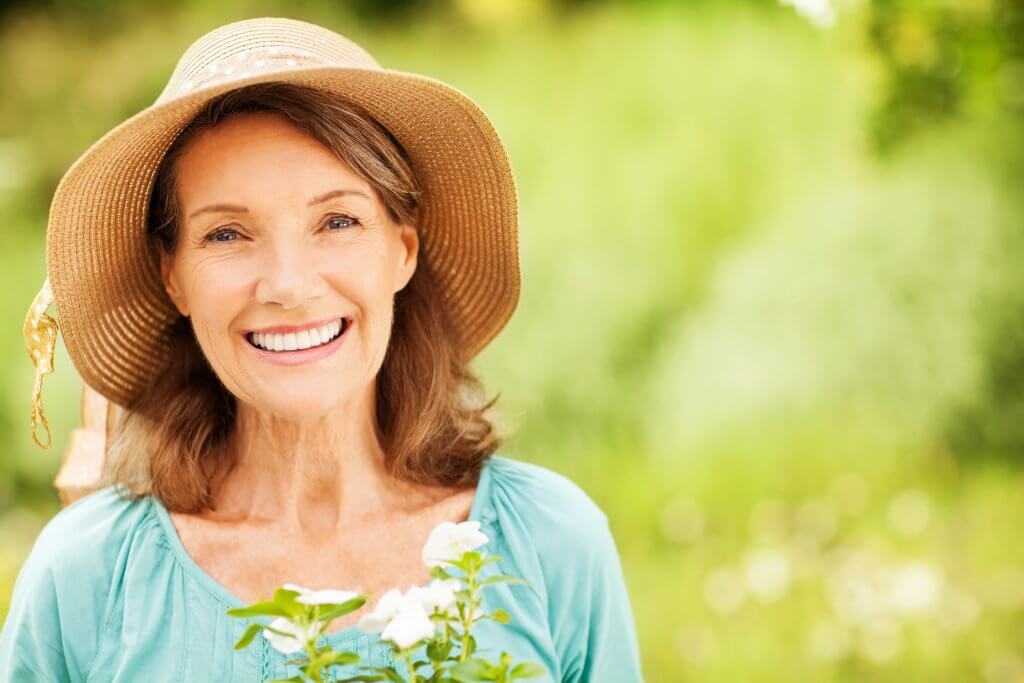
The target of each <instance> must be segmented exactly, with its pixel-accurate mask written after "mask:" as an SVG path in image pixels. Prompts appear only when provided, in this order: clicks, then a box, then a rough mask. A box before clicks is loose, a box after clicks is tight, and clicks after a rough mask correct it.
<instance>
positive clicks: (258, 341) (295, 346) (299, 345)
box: [245, 318, 349, 352]
mask: <svg viewBox="0 0 1024 683" xmlns="http://www.w3.org/2000/svg"><path fill="white" fill-rule="evenodd" d="M348 326H349V321H348V319H347V318H338V319H337V320H335V321H334V322H331V323H327V324H326V325H321V326H320V327H314V328H312V329H309V330H303V331H302V332H289V333H288V334H280V333H273V334H270V333H267V334H264V333H260V332H249V333H248V334H246V335H245V339H246V341H248V342H249V344H251V345H252V346H254V347H256V348H257V349H260V350H261V351H272V352H281V351H305V350H307V349H315V348H317V347H320V346H324V345H326V344H329V343H331V342H332V341H334V340H335V339H337V338H338V337H340V336H341V335H342V334H344V332H345V330H347V329H348Z"/></svg>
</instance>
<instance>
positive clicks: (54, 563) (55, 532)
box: [0, 487, 149, 675]
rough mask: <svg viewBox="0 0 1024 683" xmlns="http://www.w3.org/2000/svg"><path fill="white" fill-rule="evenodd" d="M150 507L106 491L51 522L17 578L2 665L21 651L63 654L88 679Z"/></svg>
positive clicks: (0, 640)
mask: <svg viewBox="0 0 1024 683" xmlns="http://www.w3.org/2000/svg"><path fill="white" fill-rule="evenodd" d="M148 507H149V506H148V505H147V504H146V500H145V499H139V500H134V501H132V500H127V499H124V498H122V497H121V496H120V495H119V494H118V493H117V492H116V490H115V489H114V488H113V487H106V488H102V489H97V490H95V491H92V492H90V493H88V494H86V495H84V496H82V497H81V498H79V499H77V500H75V501H74V502H72V503H70V504H68V505H66V506H65V507H63V508H61V509H60V510H59V511H58V512H57V513H56V514H55V515H53V517H51V518H50V519H49V520H48V521H47V523H46V524H45V525H44V526H43V528H42V530H41V531H40V532H39V534H38V535H37V536H36V540H35V542H34V543H33V545H32V548H31V550H30V551H29V554H28V557H27V558H25V561H24V562H23V563H22V566H21V569H20V570H19V572H18V575H17V577H16V579H15V583H14V587H13V593H12V595H11V601H10V605H9V610H8V614H7V617H6V620H5V623H4V629H3V633H2V635H0V660H2V659H3V658H4V656H6V655H7V654H10V653H11V652H13V651H15V650H19V651H21V650H23V651H24V652H25V653H30V652H42V651H47V652H59V653H60V655H61V659H62V661H64V662H66V666H67V667H68V670H69V671H70V672H71V673H72V674H76V675H84V673H85V671H86V670H87V663H88V662H89V661H90V660H91V658H92V656H93V654H94V653H95V652H96V651H97V647H98V639H99V637H100V634H101V633H102V630H103V629H102V627H103V625H104V624H105V622H106V615H107V612H108V610H109V607H110V604H111V603H110V599H111V597H112V591H113V590H114V589H115V587H116V586H117V585H118V581H117V572H118V567H120V566H122V565H123V564H124V563H125V562H126V561H127V559H126V558H127V555H128V552H126V549H127V548H128V547H129V546H131V545H132V543H133V540H134V539H135V537H136V533H135V530H136V529H138V528H140V525H141V524H142V523H143V521H144V519H145V512H146V510H147V509H148ZM25 656H29V655H28V654H26V655H25Z"/></svg>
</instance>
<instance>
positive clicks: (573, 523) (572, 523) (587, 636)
mask: <svg viewBox="0 0 1024 683" xmlns="http://www.w3.org/2000/svg"><path fill="white" fill-rule="evenodd" d="M494 472H495V479H494V483H493V486H494V487H495V492H494V495H495V497H496V499H497V501H498V502H497V506H498V509H499V516H500V521H501V525H502V528H503V532H504V534H505V536H506V539H507V541H508V542H509V543H510V544H511V545H512V547H513V550H512V552H513V553H514V555H515V557H516V560H517V562H518V563H519V564H520V565H521V568H522V570H523V571H524V572H525V573H526V575H528V576H536V577H537V580H536V581H534V582H533V583H534V584H535V587H536V588H537V590H538V591H539V595H540V598H541V601H542V603H543V604H544V605H545V609H546V611H547V615H546V616H547V623H548V627H549V628H550V633H551V638H552V642H553V645H554V650H555V656H556V657H557V660H558V666H559V669H560V673H559V679H558V680H559V683H606V682H607V683H643V680H644V679H643V673H642V671H641V666H640V651H639V649H640V648H639V645H638V638H637V633H636V626H635V623H634V618H633V611H632V607H631V605H630V599H629V593H628V590H627V587H626V582H625V578H624V576H623V570H622V564H621V562H620V560H619V552H618V547H617V545H616V543H615V539H614V537H613V536H612V532H611V528H610V526H609V523H608V516H607V515H606V514H605V512H604V511H603V510H602V509H601V508H600V507H599V506H598V504H597V503H596V502H595V501H594V500H593V499H592V498H591V497H590V496H589V495H588V494H587V493H586V492H585V491H584V490H583V489H582V488H581V487H580V486H579V485H578V484H576V483H575V482H573V481H572V480H571V479H569V478H568V477H566V476H565V475H562V474H560V473H558V472H556V471H554V470H551V469H549V468H546V467H541V466H539V465H536V464H532V463H527V462H522V461H512V460H508V459H502V460H498V461H497V463H496V465H495V468H494ZM527 548H529V551H528V550H527ZM531 557H532V558H534V559H533V560H531V559H530V558H531Z"/></svg>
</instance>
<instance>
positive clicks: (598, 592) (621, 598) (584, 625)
mask: <svg viewBox="0 0 1024 683" xmlns="http://www.w3.org/2000/svg"><path fill="white" fill-rule="evenodd" d="M586 536H587V540H588V544H587V545H588V552H586V553H585V559H583V560H582V561H581V563H580V565H579V566H580V567H581V569H580V571H579V574H580V575H579V576H578V583H577V586H579V588H578V589H577V590H576V591H573V592H574V593H575V595H573V601H572V604H571V605H570V608H571V609H570V611H569V612H568V613H567V614H568V616H569V617H570V619H571V624H563V627H562V628H560V629H558V630H557V631H556V632H557V633H558V634H560V635H561V636H562V639H563V642H562V645H561V648H560V649H561V650H562V651H563V652H565V653H566V654H567V660H566V661H564V662H563V671H564V679H563V680H564V681H567V682H569V681H571V682H572V683H577V682H578V683H589V682H597V681H622V682H623V683H625V682H626V681H629V682H630V683H642V682H643V673H642V671H641V666H640V649H639V643H638V640H637V633H636V624H635V621H634V618H633V610H632V606H631V604H630V599H629V591H628V589H627V587H626V582H625V578H624V575H623V571H622V563H621V561H620V559H619V552H618V547H617V545H616V543H615V539H614V537H613V536H612V533H611V529H610V527H609V525H608V518H607V517H606V516H604V515H603V513H602V515H601V521H599V522H595V523H594V527H593V528H591V529H589V530H588V533H587V534H586Z"/></svg>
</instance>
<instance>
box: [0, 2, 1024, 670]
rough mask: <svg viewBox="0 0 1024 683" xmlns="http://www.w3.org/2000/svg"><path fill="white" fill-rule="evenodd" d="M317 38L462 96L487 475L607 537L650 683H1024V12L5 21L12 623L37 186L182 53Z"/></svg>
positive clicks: (25, 506) (72, 402) (76, 6)
mask: <svg viewBox="0 0 1024 683" xmlns="http://www.w3.org/2000/svg"><path fill="white" fill-rule="evenodd" d="M254 16H291V17H295V18H300V19H306V20H309V21H313V22H317V23H322V24H323V25H325V26H328V27H330V28H332V29H335V30H337V31H339V32H341V33H344V34H345V35H348V36H350V37H352V38H353V39H355V40H356V41H357V42H359V43H361V44H363V45H364V46H366V47H367V48H368V49H369V50H370V51H371V52H372V53H373V54H374V55H375V56H376V57H377V59H378V60H379V61H380V62H381V63H382V64H383V65H385V66H388V67H391V68H397V69H402V70H407V71H415V72H420V73H425V74H428V75H431V76H434V77H437V78H441V79H443V80H445V81H447V82H449V83H451V84H453V85H455V86H456V87H458V88H459V89H461V90H463V91H464V92H466V93H468V94H469V95H470V96H471V97H473V98H474V99H475V100H477V101H478V102H479V103H480V104H481V106H482V107H483V108H484V110H485V111H486V112H487V113H488V114H489V116H490V117H491V119H492V120H493V121H494V123H495V126H496V127H497V129H498V131H499V133H500V134H501V135H502V137H503V139H504V140H505V143H506V145H507V148H508V151H509V155H510V157H511V160H512V165H513V168H514V170H515V173H516V177H517V183H518V191H519V198H520V210H521V226H520V229H521V249H522V266H523V275H524V280H523V291H522V298H521V300H520V304H519V308H518V311H517V313H516V315H515V317H514V318H513V319H512V321H511V322H510V323H509V325H508V327H507V328H506V329H505V331H504V332H503V333H502V334H501V336H499V337H498V338H497V339H496V340H495V342H494V343H493V344H492V345H491V346H490V347H489V348H488V349H487V350H486V351H485V352H484V353H483V354H482V355H481V356H480V357H479V359H478V361H477V368H478V369H479V370H480V371H481V373H482V374H483V376H484V377H485V379H486V381H487V383H488V386H489V387H490V390H491V391H492V392H499V393H500V394H501V399H500V400H499V406H501V408H502V412H503V415H505V421H506V423H507V425H508V427H509V428H512V429H514V430H515V436H514V438H513V439H512V440H511V441H510V442H509V443H508V444H507V445H506V446H505V448H504V449H503V453H504V454H505V455H508V456H510V457H515V458H519V459H522V460H528V461H531V462H536V463H540V464H542V465H545V466H547V467H550V468H552V469H555V470H557V471H559V472H562V473H564V474H565V475H567V476H569V477H570V478H572V479H573V480H575V481H576V482H577V483H579V484H580V486H582V487H583V488H584V489H585V490H586V491H587V492H588V493H589V494H590V495H591V497H592V498H593V499H594V500H595V501H597V503H598V504H599V505H601V506H602V508H604V510H605V511H606V512H607V513H608V515H609V517H610V519H611V524H612V529H613V532H614V534H615V538H616V541H617V543H618V546H619V550H620V553H621V556H622V562H623V567H624V570H625V574H626V578H627V582H628V586H629V590H630V595H631V598H632V601H633V606H634V610H635V614H636V621H637V626H638V629H639V635H640V642H641V650H642V655H643V664H644V671H645V674H646V676H647V678H648V680H650V681H653V682H662V681H712V682H723V683H724V682H729V683H732V682H734V681H741V680H742V681H757V682H760V681H764V682H768V681H773V682H774V681H894V682H895V681H899V682H901V683H902V682H905V681H985V682H991V683H1002V682H1008V681H1024V640H1022V634H1024V543H1022V542H1021V541H1020V539H1021V535H1020V529H1021V527H1022V523H1024V495H1022V494H1024V471H1022V469H1021V464H1022V462H1024V268H1022V264H1024V260H1022V257H1024V184H1022V183H1024V135H1022V130H1024V2H1022V1H1021V0H959V1H954V0H945V1H940V0H933V1H930V2H928V1H923V2H922V1H915V0H877V1H875V2H871V1H869V0H861V1H860V2H847V3H845V4H840V3H839V2H838V1H837V2H833V3H829V2H828V0H799V1H798V0H790V1H788V2H785V3H779V2H775V1H773V0H760V1H753V0H751V1H747V2H743V1H740V0H703V1H700V2H698V1H693V2H682V1H677V2H629V3H625V2H621V3H620V2H602V1H600V0H592V1H590V2H582V1H570V0H500V1H498V0H484V1H479V2H477V1H473V0H437V1H435V2H423V1H421V0H404V1H403V2H400V3H394V2H388V3H385V2H376V1H374V0H359V1H358V2H338V3H331V4H327V3H313V2H296V1H294V0H293V1H292V2H218V3H210V2H201V1H200V0H194V1H192V2H182V3H176V4H175V3H168V4H165V5H162V6H157V5H153V6H152V7H148V8H143V5H142V4H137V3H128V2H114V1H111V2H89V1H86V0H77V1H73V2H71V1H66V2H35V1H33V2H27V1H26V2H20V3H17V2H16V3H12V2H5V3H3V4H2V5H0V17H2V28H0V60H2V61H0V63H2V65H3V72H4V76H3V97H2V98H0V136H2V137H0V225H2V226H3V227H2V229H0V241H2V242H0V244H2V250H3V251H2V254H3V261H2V265H3V267H2V268H0V284H2V296H0V316H2V320H3V323H4V324H3V327H2V329H3V331H2V333H0V345H2V349H3V351H4V352H5V358H7V362H5V363H3V364H2V365H0V373H2V375H0V376H2V378H3V382H2V387H3V390H4V391H3V394H2V395H0V425H2V427H0V440H2V452H3V457H0V614H4V613H6V606H7V604H8V601H9V596H10V588H11V586H12V584H13V581H14V578H15V576H16V574H17V571H18V569H19V567H20V566H21V563H22V561H23V560H24V558H25V556H26V555H27V553H28V551H29V549H30V547H31V544H32V542H33V540H34V539H35V536H36V534H37V533H38V531H39V529H40V528H41V527H42V525H43V524H45V522H46V521H47V519H49V518H50V517H51V516H52V515H53V514H54V513H55V512H56V511H57V510H58V509H59V503H58V499H57V496H56V493H55V490H54V487H53V478H54V476H55V474H56V472H57V469H58V467H59V465H60V463H61V460H62V458H63V452H64V448H65V446H66V444H67V436H68V433H69V432H70V430H71V429H73V428H74V427H75V426H77V424H78V417H79V412H78V411H79V397H80V391H81V381H80V379H79V378H78V376H77V374H76V373H75V371H74V368H73V366H72V365H71V362H70V359H69V358H68V356H67V354H66V350H65V348H64V346H63V341H62V340H61V341H60V342H59V343H58V347H57V354H58V355H57V358H56V372H55V373H54V374H53V375H48V376H47V378H46V381H45V387H46V388H45V390H44V401H45V408H46V411H47V414H48V416H49V419H50V424H51V428H52V429H53V432H54V435H55V439H54V445H53V447H51V448H50V449H48V450H42V449H39V448H37V447H36V446H35V445H34V444H33V443H32V441H31V439H30V436H29V397H30V392H31V386H32V364H31V362H30V360H29V357H28V355H27V353H26V351H25V349H24V346H23V342H22V338H21V325H22V321H23V318H24V314H25V311H26V309H27V307H28V304H29V302H30V301H31V298H32V296H33V295H34V294H35V292H36V291H37V289H38V287H39V286H40V284H41V283H42V280H43V277H44V275H45V272H44V256H43V244H44V235H45V228H46V219H47V211H48V208H49V201H50V197H51V196H52V193H53V190H54V189H55V187H56V183H57V181H58V180H59V179H60V177H61V176H62V175H63V173H64V171H65V170H66V169H67V167H68V166H69V165H70V163H71V162H72V161H74V160H75V159H76V158H77V157H78V155H79V154H81V153H82V152H83V151H84V150H85V149H86V148H87V147H88V146H89V145H90V144H91V143H92V142H93V141H94V140H96V139H98V138H99V137H100V136H101V135H102V134H103V133H105V132H106V131H107V130H108V129H110V128H111V127H113V126H114V125H116V124H117V123H118V122H120V121H121V120H123V119H124V118H127V117H128V116H130V115H132V114H134V113H135V112H137V111H139V110H140V109H142V108H144V107H146V106H148V105H149V104H151V103H152V102H153V100H155V99H156V96H157V95H158V94H159V92H160V90H161V89H162V88H163V86H164V84H165V83H166V80H167V78H168V77H169V75H170V72H171V70H172V69H173V66H174V64H175V62H176V60H177V58H178V57H179V56H180V54H181V53H182V52H183V51H184V49H185V48H186V47H187V46H188V45H189V44H190V43H191V42H192V41H193V40H195V39H196V38H198V37H199V36H200V35H202V34H203V33H205V32H206V31H208V30H210V29H212V28H214V27H215V26H218V25H220V24H222V23H226V22H228V21H233V20H236V19H241V18H247V17H254Z"/></svg>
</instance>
